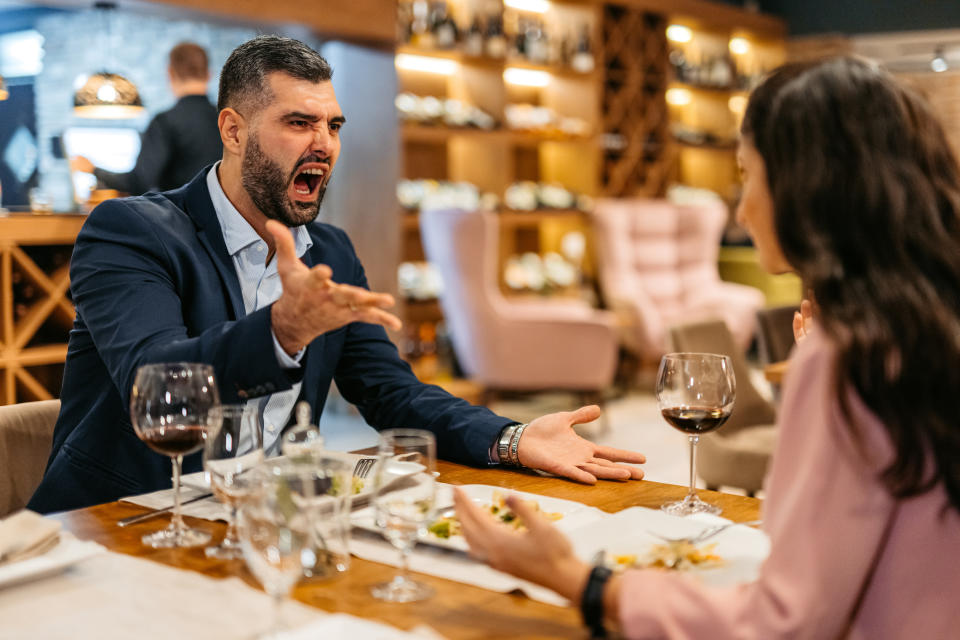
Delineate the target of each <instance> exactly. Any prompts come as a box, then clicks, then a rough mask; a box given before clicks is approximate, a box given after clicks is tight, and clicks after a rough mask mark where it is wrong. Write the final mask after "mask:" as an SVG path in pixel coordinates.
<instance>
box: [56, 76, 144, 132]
mask: <svg viewBox="0 0 960 640" xmlns="http://www.w3.org/2000/svg"><path fill="white" fill-rule="evenodd" d="M73 112H74V114H76V115H77V116H78V117H81V118H98V119H104V120H121V119H124V118H136V117H137V116H139V115H140V114H141V113H143V103H142V102H141V101H140V94H139V92H137V88H136V87H135V86H134V84H133V83H132V82H130V81H129V80H127V79H126V78H124V77H123V76H120V75H117V74H115V73H109V72H107V71H101V72H100V73H95V74H93V75H92V76H90V77H89V78H87V81H86V82H85V83H84V85H83V86H82V87H80V89H78V90H77V92H76V93H75V94H74V95H73Z"/></svg>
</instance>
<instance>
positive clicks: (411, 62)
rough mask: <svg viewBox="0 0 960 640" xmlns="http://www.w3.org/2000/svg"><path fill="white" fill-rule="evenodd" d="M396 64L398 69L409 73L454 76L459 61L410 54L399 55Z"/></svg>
mask: <svg viewBox="0 0 960 640" xmlns="http://www.w3.org/2000/svg"><path fill="white" fill-rule="evenodd" d="M394 64H395V65H396V67H397V68H398V69H405V70H407V71H423V72H425V73H437V74H440V75H444V76H452V75H453V74H454V73H456V72H457V61H456V60H448V59H446V58H431V57H429V56H415V55H411V54H409V53H399V54H397V57H396V59H395V60H394Z"/></svg>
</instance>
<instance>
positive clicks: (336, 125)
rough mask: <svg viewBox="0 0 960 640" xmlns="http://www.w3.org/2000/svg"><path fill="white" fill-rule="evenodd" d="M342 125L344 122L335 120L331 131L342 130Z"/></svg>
mask: <svg viewBox="0 0 960 640" xmlns="http://www.w3.org/2000/svg"><path fill="white" fill-rule="evenodd" d="M342 126H343V123H340V122H334V123H333V124H331V125H330V131H340V127H342Z"/></svg>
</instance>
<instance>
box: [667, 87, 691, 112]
mask: <svg viewBox="0 0 960 640" xmlns="http://www.w3.org/2000/svg"><path fill="white" fill-rule="evenodd" d="M690 97H691V96H690V92H689V91H688V90H686V89H678V88H673V89H667V104H670V105H673V106H675V107H682V106H684V105H686V104H690Z"/></svg>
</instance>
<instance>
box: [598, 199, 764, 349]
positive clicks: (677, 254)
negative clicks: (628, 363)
mask: <svg viewBox="0 0 960 640" xmlns="http://www.w3.org/2000/svg"><path fill="white" fill-rule="evenodd" d="M594 220H595V229H596V241H597V245H598V251H597V255H598V259H599V266H600V284H601V288H602V291H603V296H604V299H605V301H606V304H607V306H608V307H609V308H610V309H612V310H613V311H615V312H616V313H617V315H618V316H619V317H620V319H621V321H622V324H623V326H624V327H626V329H625V330H624V331H623V332H622V334H621V339H622V341H623V344H624V346H625V347H626V348H627V349H628V350H629V351H630V352H632V353H633V354H634V355H636V356H637V357H638V358H640V359H641V360H647V361H651V360H657V359H659V358H660V356H662V355H663V354H664V353H665V352H666V350H667V342H668V340H669V332H670V327H671V326H672V325H675V324H683V323H689V322H698V321H703V320H708V319H720V320H723V321H724V322H725V323H726V324H727V326H728V327H730V331H732V332H733V336H734V340H735V343H736V344H737V345H739V346H740V348H742V349H745V348H746V347H747V346H748V345H749V344H750V341H751V340H752V338H753V333H754V329H755V327H756V315H755V314H756V311H757V310H758V309H760V308H761V307H762V306H763V304H764V296H763V293H761V292H760V290H759V289H755V288H754V287H748V286H744V285H740V284H734V283H729V282H723V281H722V280H720V275H719V273H718V270H717V258H718V255H719V251H720V236H721V234H722V233H723V227H724V225H725V224H726V221H727V210H726V207H725V206H724V205H723V204H712V203H706V204H698V205H675V204H673V203H670V202H668V201H666V200H643V199H601V200H598V201H597V204H596V208H595V210H594Z"/></svg>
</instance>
